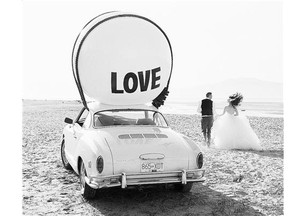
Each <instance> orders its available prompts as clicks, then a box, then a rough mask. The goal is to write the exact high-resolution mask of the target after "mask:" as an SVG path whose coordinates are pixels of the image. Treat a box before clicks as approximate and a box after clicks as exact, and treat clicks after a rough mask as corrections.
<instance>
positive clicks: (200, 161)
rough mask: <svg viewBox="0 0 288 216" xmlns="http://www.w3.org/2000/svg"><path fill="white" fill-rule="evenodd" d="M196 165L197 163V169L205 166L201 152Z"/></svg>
mask: <svg viewBox="0 0 288 216" xmlns="http://www.w3.org/2000/svg"><path fill="white" fill-rule="evenodd" d="M196 163H197V167H198V168H199V169H201V168H202V166H203V154H202V153H201V152H200V153H199V154H198V155H197V158H196Z"/></svg>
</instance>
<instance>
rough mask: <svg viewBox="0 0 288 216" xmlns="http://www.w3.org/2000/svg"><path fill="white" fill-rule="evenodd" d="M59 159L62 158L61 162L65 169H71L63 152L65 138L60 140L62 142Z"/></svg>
mask: <svg viewBox="0 0 288 216" xmlns="http://www.w3.org/2000/svg"><path fill="white" fill-rule="evenodd" d="M61 159H62V163H63V166H64V167H65V169H67V170H72V167H71V165H70V164H69V162H68V160H67V158H66V154H65V140H64V139H63V140H62V143H61Z"/></svg>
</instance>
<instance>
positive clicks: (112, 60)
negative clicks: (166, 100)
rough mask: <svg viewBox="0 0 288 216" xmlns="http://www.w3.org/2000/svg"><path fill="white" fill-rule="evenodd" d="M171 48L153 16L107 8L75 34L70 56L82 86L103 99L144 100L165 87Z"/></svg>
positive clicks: (122, 102)
mask: <svg viewBox="0 0 288 216" xmlns="http://www.w3.org/2000/svg"><path fill="white" fill-rule="evenodd" d="M172 58H173V57H172V50H171V45H170V42H169V40H168V38H167V36H166V34H165V33H164V31H163V30H162V29H161V28H160V27H159V26H158V25H157V24H155V23H154V22H152V21H151V20H149V19H147V18H145V17H142V16H139V15H135V14H130V13H121V12H111V13H106V14H103V15H101V16H98V17H96V18H94V19H93V20H91V21H90V22H89V23H88V24H87V25H86V26H85V27H84V28H83V30H82V31H81V33H80V34H79V36H78V38H77V40H76V42H75V45H74V48H73V56H72V64H73V71H74V74H75V76H76V78H77V82H78V84H79V85H80V87H81V88H80V90H81V89H82V90H83V92H84V93H85V94H86V95H87V96H89V97H91V98H93V99H95V100H97V101H98V102H100V103H103V104H113V105H127V104H144V103H148V102H151V101H152V100H153V99H155V98H156V97H157V96H158V95H159V94H160V93H161V92H162V90H163V89H164V88H165V87H166V86H167V82H168V80H169V77H170V74H171V72H172V61H173V59H172Z"/></svg>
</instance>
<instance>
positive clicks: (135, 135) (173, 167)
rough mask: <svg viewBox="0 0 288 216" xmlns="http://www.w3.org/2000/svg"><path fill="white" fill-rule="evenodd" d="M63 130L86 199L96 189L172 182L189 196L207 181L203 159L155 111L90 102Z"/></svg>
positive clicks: (65, 158)
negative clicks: (194, 187)
mask: <svg viewBox="0 0 288 216" xmlns="http://www.w3.org/2000/svg"><path fill="white" fill-rule="evenodd" d="M88 107H89V111H88V110H87V109H86V108H83V109H82V110H81V111H80V113H79V115H78V117H77V118H76V119H75V120H74V121H73V120H72V119H70V118H66V119H65V122H66V123H68V125H66V127H65V128H64V132H63V140H62V145H61V157H62V162H63V164H64V167H65V168H66V169H73V170H74V171H75V172H76V173H77V174H79V177H80V182H81V188H82V194H83V196H84V197H85V198H88V199H89V198H93V197H94V196H95V194H96V191H97V189H100V188H104V187H117V186H119V187H121V188H126V187H129V186H136V185H151V184H167V183H173V184H175V187H176V188H177V189H180V190H182V191H190V189H191V187H192V184H193V183H194V182H203V181H204V180H205V178H204V172H205V171H204V169H202V165H203V155H202V152H201V150H200V149H199V148H198V147H197V145H196V144H195V143H194V142H193V141H192V140H190V139H189V138H188V137H186V136H184V135H182V134H179V133H177V132H175V131H173V130H172V129H171V128H170V127H169V126H168V124H167V122H166V120H165V118H164V116H163V115H162V114H161V113H160V112H158V110H157V109H156V108H155V107H153V106H146V105H134V106H129V107H127V106H118V107H117V108H115V106H109V105H101V104H96V103H90V104H89V103H88Z"/></svg>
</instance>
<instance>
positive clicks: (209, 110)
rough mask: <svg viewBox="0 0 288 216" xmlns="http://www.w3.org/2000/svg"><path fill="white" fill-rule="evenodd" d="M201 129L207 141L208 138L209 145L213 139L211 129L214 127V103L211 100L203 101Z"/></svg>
mask: <svg viewBox="0 0 288 216" xmlns="http://www.w3.org/2000/svg"><path fill="white" fill-rule="evenodd" d="M201 110H202V111H201V114H202V120H201V127H202V132H203V135H204V138H205V141H206V138H208V143H210V139H211V128H212V126H213V101H212V100H210V99H204V100H202V101H201Z"/></svg>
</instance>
